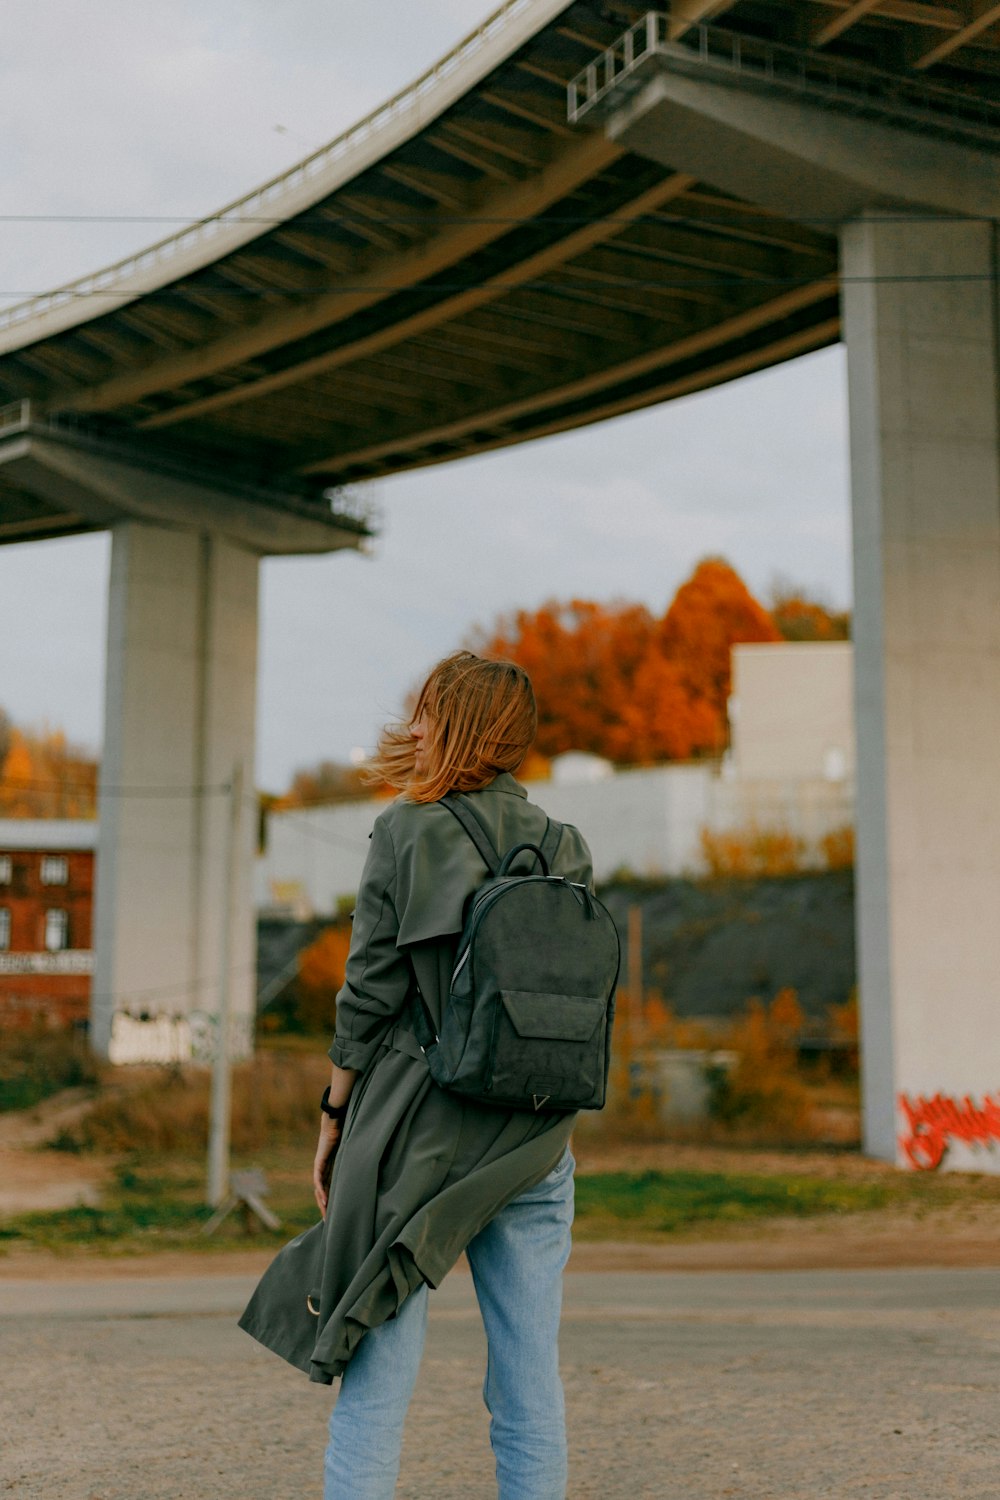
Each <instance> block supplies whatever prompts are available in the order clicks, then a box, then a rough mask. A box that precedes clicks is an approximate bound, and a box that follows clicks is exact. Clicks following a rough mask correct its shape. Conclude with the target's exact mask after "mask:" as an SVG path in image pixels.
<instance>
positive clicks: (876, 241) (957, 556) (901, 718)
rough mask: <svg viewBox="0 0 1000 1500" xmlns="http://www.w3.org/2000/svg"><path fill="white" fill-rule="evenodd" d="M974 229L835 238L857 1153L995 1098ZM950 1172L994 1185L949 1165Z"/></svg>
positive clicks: (991, 678) (993, 1164)
mask: <svg viewBox="0 0 1000 1500" xmlns="http://www.w3.org/2000/svg"><path fill="white" fill-rule="evenodd" d="M995 234H996V230H995V226H991V225H990V224H989V223H987V222H985V221H983V222H974V221H972V222H961V221H956V222H949V221H947V220H940V221H937V222H933V221H927V220H921V219H914V220H913V221H907V220H906V219H905V218H904V219H899V218H896V219H895V220H888V221H886V220H883V221H881V222H879V221H878V220H875V219H873V220H867V219H862V220H860V221H858V222H856V223H853V224H850V225H848V227H847V229H846V230H845V232H844V235H843V269H844V273H845V284H844V294H843V300H844V319H845V336H846V341H847V351H848V372H849V393H850V420H851V465H852V491H853V510H854V572H855V675H856V702H857V721H858V939H859V962H860V993H861V1005H862V1041H863V1060H864V1080H863V1083H864V1104H865V1138H866V1144H867V1149H868V1150H870V1151H872V1152H874V1153H875V1154H877V1155H879V1156H884V1157H886V1158H888V1159H890V1160H892V1159H899V1160H902V1158H901V1156H900V1151H899V1146H898V1137H899V1134H900V1132H901V1130H902V1128H903V1124H904V1119H903V1115H902V1113H901V1112H900V1109H899V1095H900V1093H902V1092H905V1093H907V1094H909V1095H911V1096H912V1095H933V1094H935V1093H937V1092H941V1093H943V1094H945V1095H948V1096H951V1097H954V1098H955V1099H957V1100H961V1099H962V1098H963V1097H964V1096H965V1095H967V1094H971V1095H972V1096H973V1097H974V1098H975V1099H977V1100H980V1101H981V1100H982V1097H983V1096H984V1095H985V1094H987V1093H996V1092H997V1090H998V1089H1000V441H998V421H997V392H998V385H1000V378H998V377H1000V369H998V361H997V339H998V313H997V284H996V239H995ZM947 1162H948V1164H950V1165H955V1166H977V1167H980V1168H982V1169H986V1170H990V1169H992V1170H997V1169H998V1168H1000V1145H997V1146H995V1147H994V1149H993V1150H992V1151H988V1150H985V1149H980V1150H978V1151H976V1150H973V1149H972V1148H970V1147H965V1146H962V1145H953V1146H952V1147H951V1149H950V1150H949V1154H948V1157H947Z"/></svg>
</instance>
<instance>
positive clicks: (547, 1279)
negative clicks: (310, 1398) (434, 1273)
mask: <svg viewBox="0 0 1000 1500" xmlns="http://www.w3.org/2000/svg"><path fill="white" fill-rule="evenodd" d="M573 1167H574V1162H573V1157H572V1155H571V1153H570V1151H569V1150H568V1149H567V1150H566V1152H565V1154H564V1156H563V1157H562V1160H561V1161H560V1162H559V1165H558V1166H557V1167H556V1168H555V1169H554V1170H553V1171H552V1172H550V1173H549V1175H548V1176H547V1177H545V1178H543V1179H542V1181H541V1182H540V1183H538V1184H537V1186H535V1187H533V1188H530V1189H529V1190H528V1192H526V1193H522V1194H521V1196H520V1197H519V1198H515V1199H513V1201H512V1202H510V1203H508V1204H507V1207H506V1208H504V1209H502V1210H501V1211H500V1213H499V1214H497V1216H496V1218H495V1219H493V1220H492V1221H491V1222H490V1223H489V1224H487V1226H486V1228H485V1229H483V1230H481V1232H480V1233H479V1234H477V1235H476V1238H475V1239H474V1240H473V1241H472V1242H471V1244H470V1245H469V1247H468V1251H467V1254H468V1257H469V1265H470V1267H471V1269H472V1277H473V1281H474V1284H475V1288H476V1296H477V1298H478V1299H479V1309H480V1312H481V1313H482V1315H483V1323H484V1325H485V1327H486V1338H487V1343H488V1346H489V1354H488V1357H487V1363H486V1380H485V1383H484V1385H483V1398H484V1400H485V1402H486V1405H487V1407H488V1409H489V1412H490V1442H491V1443H492V1445H493V1452H494V1454H495V1456H496V1470H497V1482H498V1486H499V1500H563V1497H564V1496H565V1493H566V1424H565V1415H564V1409H563V1389H562V1381H561V1380H560V1378H559V1344H558V1340H559V1314H560V1311H561V1306H562V1273H563V1267H564V1266H565V1264H566V1259H567V1257H568V1255H569V1249H570V1230H571V1227H572V1223H573ZM427 1302H428V1293H427V1288H426V1287H421V1288H420V1290H419V1291H416V1292H413V1293H412V1294H411V1295H410V1296H409V1297H408V1298H407V1300H406V1301H405V1302H404V1303H403V1306H402V1307H401V1308H400V1311H399V1315H398V1316H397V1317H395V1318H392V1319H390V1321H389V1322H387V1323H383V1324H381V1325H380V1326H379V1327H378V1328H373V1329H372V1330H371V1331H370V1332H369V1333H367V1334H366V1335H365V1337H364V1338H363V1339H362V1341H361V1343H360V1345H359V1346H358V1349H357V1352H356V1353H355V1355H354V1357H353V1359H352V1360H351V1362H350V1364H349V1365H348V1366H347V1369H346V1370H345V1371H344V1374H343V1377H342V1379H341V1385H340V1394H339V1396H338V1398H337V1404H336V1406H335V1407H334V1409H333V1413H332V1415H331V1417H330V1441H329V1444H328V1445H327V1450H326V1464H325V1486H324V1490H323V1495H324V1500H391V1497H392V1496H393V1494H394V1493H395V1489H396V1478H397V1476H398V1474H399V1455H400V1447H401V1445H402V1440H403V1423H404V1421H405V1418H406V1410H407V1407H408V1406H409V1404H410V1397H411V1395H412V1394H413V1387H414V1385H415V1384H416V1379H417V1370H418V1369H419V1366H420V1357H421V1355H422V1353H423V1347H424V1333H425V1331H426V1327H427ZM440 1436H441V1437H443V1434H440Z"/></svg>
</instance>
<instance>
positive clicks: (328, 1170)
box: [313, 1115, 343, 1219]
mask: <svg viewBox="0 0 1000 1500" xmlns="http://www.w3.org/2000/svg"><path fill="white" fill-rule="evenodd" d="M342 1129H343V1127H342V1126H341V1124H340V1121H339V1120H329V1119H327V1117H326V1115H323V1116H322V1123H321V1125H320V1127H319V1143H318V1145H317V1147H316V1157H315V1160H314V1161H313V1192H314V1193H315V1195H316V1202H317V1204H318V1206H319V1211H320V1213H321V1215H322V1216H323V1218H324V1219H325V1218H326V1205H327V1200H328V1198H329V1195H330V1177H331V1175H332V1173H333V1161H334V1157H335V1156H336V1154H337V1147H338V1146H339V1145H340V1136H341V1132H342Z"/></svg>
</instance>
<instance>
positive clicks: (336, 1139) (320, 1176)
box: [313, 1063, 358, 1219]
mask: <svg viewBox="0 0 1000 1500" xmlns="http://www.w3.org/2000/svg"><path fill="white" fill-rule="evenodd" d="M357 1078H358V1075H357V1073H356V1072H355V1071H354V1069H353V1068H338V1066H337V1064H336V1063H334V1064H333V1071H332V1072H331V1074H330V1092H329V1096H328V1100H329V1104H330V1107H331V1108H332V1109H341V1108H345V1107H346V1105H347V1101H348V1099H350V1097H351V1090H352V1089H353V1088H354V1085H355V1083H356V1082H357ZM319 1120H320V1125H319V1142H318V1144H317V1146H316V1156H315V1158H314V1160H313V1192H314V1193H315V1195H316V1202H317V1204H318V1206H319V1211H320V1213H321V1214H322V1215H323V1218H324V1219H325V1218H326V1205H327V1202H328V1200H329V1197H330V1178H331V1176H332V1174H333V1162H334V1158H335V1157H336V1155H337V1147H338V1146H339V1145H340V1137H341V1136H342V1135H343V1132H344V1125H343V1121H342V1120H331V1119H330V1117H329V1115H327V1114H321V1115H320V1117H319Z"/></svg>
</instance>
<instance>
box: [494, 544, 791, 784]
mask: <svg viewBox="0 0 1000 1500" xmlns="http://www.w3.org/2000/svg"><path fill="white" fill-rule="evenodd" d="M779 639H780V636H779V634H778V631H777V630H776V629H775V626H774V624H773V622H772V620H771V618H770V615H769V614H768V612H767V610H766V609H764V607H763V605H761V604H758V602H757V600H756V599H754V598H753V596H752V595H751V594H750V593H749V591H748V590H747V588H746V586H745V585H744V584H743V582H742V580H741V579H740V578H739V575H738V574H737V573H735V572H734V571H733V569H732V568H731V567H730V566H729V564H728V563H725V562H723V561H721V560H720V559H716V558H710V559H708V560H707V561H705V562H702V563H700V564H699V565H698V567H697V568H696V570H695V572H694V574H693V575H692V577H691V578H690V579H689V580H688V581H687V582H686V583H685V584H683V585H682V587H681V588H680V589H679V590H678V592H677V595H676V597H675V599H674V601H673V603H672V604H671V605H670V608H669V609H668V610H667V613H666V615H665V617H664V618H663V619H662V620H657V619H656V618H655V617H654V616H653V615H652V614H651V613H650V611H649V610H648V609H646V608H645V606H644V605H641V604H633V603H630V602H628V601H617V602H615V603H612V604H597V603H595V602H594V601H592V600H589V599H573V600H571V601H570V602H569V603H568V604H566V603H559V602H557V601H550V602H549V603H547V604H544V605H542V607H541V608H540V609H537V610H517V611H516V612H514V613H513V614H509V615H505V616H503V617H501V619H500V620H498V621H497V623H496V625H495V626H494V627H493V629H492V631H489V632H482V631H481V632H477V633H476V635H475V636H474V637H473V639H472V640H471V641H470V643H469V644H470V646H471V648H472V649H473V650H475V651H479V652H481V653H482V654H483V655H485V656H502V657H508V658H509V659H510V660H512V661H516V662H519V663H520V664H521V666H523V667H524V668H525V670H526V671H527V672H528V674H529V676H530V677H531V680H532V682H533V683H534V685H535V694H536V696H537V698H538V737H537V739H536V741H535V746H534V749H535V751H536V752H538V753H539V754H541V755H544V756H553V755H561V754H562V753H563V752H564V751H567V750H588V751H590V752H592V753H593V754H595V755H602V756H604V757H606V758H607V759H608V760H612V761H615V762H617V763H618V764H619V765H650V764H652V763H654V762H656V761H663V760H689V759H691V758H693V757H695V756H698V755H703V754H706V753H717V752H718V751H720V750H721V749H722V748H723V747H724V745H725V743H726V699H727V698H728V696H729V651H730V648H731V646H732V645H733V644H734V643H735V642H737V641H773V640H779Z"/></svg>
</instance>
